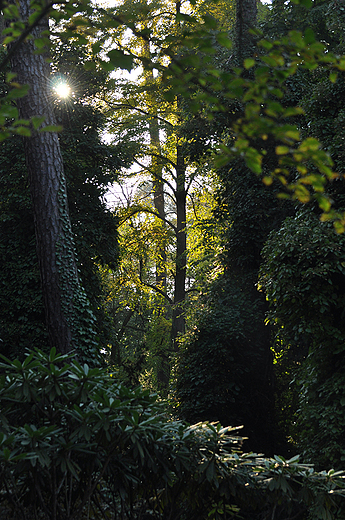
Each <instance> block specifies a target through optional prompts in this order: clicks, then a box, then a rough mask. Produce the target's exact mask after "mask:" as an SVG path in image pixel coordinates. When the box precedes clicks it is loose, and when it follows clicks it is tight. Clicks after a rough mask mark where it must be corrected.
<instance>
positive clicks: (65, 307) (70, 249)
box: [11, 0, 91, 353]
mask: <svg viewBox="0 0 345 520" xmlns="http://www.w3.org/2000/svg"><path fill="white" fill-rule="evenodd" d="M19 9H20V14H21V17H22V19H23V20H24V21H27V20H28V18H29V14H30V1H29V0H19ZM48 29H49V27H48V20H47V19H44V20H42V21H41V22H40V24H39V26H37V27H36V28H35V29H34V31H33V37H34V38H39V37H40V36H41V35H42V32H43V31H48ZM11 65H12V71H13V72H15V73H16V74H17V81H18V82H19V83H21V84H28V85H29V87H30V89H29V93H28V95H27V96H25V97H24V98H21V99H19V100H18V107H19V113H20V117H21V118H23V119H30V118H31V117H33V116H44V117H45V123H44V125H46V124H48V125H51V124H53V125H54V124H55V118H54V113H53V107H52V99H51V95H50V96H49V77H50V69H49V62H48V61H47V56H46V55H44V54H36V53H35V45H34V39H30V40H27V41H25V42H24V43H23V44H22V45H21V47H20V48H19V51H18V52H17V53H16V54H15V55H14V56H13V57H12V60H11ZM24 149H25V158H26V164H27V169H28V176H29V184H30V192H31V199H32V204H33V212H34V220H35V234H36V248H37V255H38V260H39V268H40V275H41V284H42V292H43V301H44V307H45V315H46V322H47V327H48V334H49V342H50V346H51V347H56V349H57V351H58V352H61V353H66V352H69V351H70V350H71V349H72V348H74V347H76V346H78V344H77V343H78V341H77V335H76V334H74V333H73V330H74V329H75V328H78V324H79V323H80V316H79V314H80V313H82V312H83V310H85V296H84V294H83V293H82V290H81V287H80V284H79V280H78V272H77V266H76V260H75V254H74V244H73V236H72V230H71V224H70V219H69V212H68V205H67V193H66V182H65V177H64V171H63V162H62V156H61V152H60V145H59V139H58V135H57V133H55V132H39V131H36V130H34V129H33V130H32V135H31V137H26V138H24ZM83 298H84V301H82V300H83ZM78 299H79V301H78ZM78 304H79V306H78ZM77 307H78V308H77ZM81 307H82V309H81ZM90 339H91V338H90Z"/></svg>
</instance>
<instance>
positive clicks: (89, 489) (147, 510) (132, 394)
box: [0, 349, 343, 520]
mask: <svg viewBox="0 0 345 520" xmlns="http://www.w3.org/2000/svg"><path fill="white" fill-rule="evenodd" d="M0 371H1V376H0V410H1V412H0V517H1V518H11V519H14V520H16V519H19V518H21V519H25V520H30V519H31V518H35V519H45V520H46V519H52V520H72V519H73V520H78V519H88V518H94V519H100V518H111V519H120V518H121V519H123V518H128V519H129V520H139V519H143V520H144V519H148V518H156V519H162V520H163V519H164V520H168V519H171V520H187V519H188V520H193V519H194V520H202V519H205V520H206V519H228V518H234V517H235V516H237V515H241V518H248V519H249V518H250V519H255V518H263V517H262V514H263V512H264V514H265V515H269V516H270V518H272V519H273V518H275V517H276V518H285V517H286V516H288V515H287V513H288V512H289V511H293V510H296V507H297V510H299V511H302V512H305V513H307V512H308V510H309V509H310V507H314V508H315V512H314V513H313V517H314V518H325V519H326V518H329V519H330V518H332V516H331V511H332V510H334V511H337V510H339V507H338V502H337V501H338V500H339V499H341V497H342V496H343V495H342V477H341V475H333V473H332V472H329V473H328V474H326V473H324V474H321V473H316V472H313V469H312V468H311V467H308V466H303V465H301V464H299V462H298V460H297V458H295V459H292V460H290V461H285V460H284V459H283V458H281V457H275V458H274V459H262V458H258V457H256V456H255V455H253V454H247V455H241V454H240V453H237V452H236V451H234V448H235V447H236V446H237V447H238V443H239V441H240V439H239V438H238V437H234V436H233V435H232V431H231V428H221V426H220V425H215V424H207V423H199V424H197V425H194V426H188V425H185V424H183V423H182V422H179V421H171V420H170V419H169V418H168V417H167V416H166V415H165V413H164V408H163V405H162V403H159V402H157V401H156V399H155V397H154V396H152V395H150V394H149V393H148V392H147V391H143V390H142V389H141V388H138V389H136V390H128V389H127V388H125V387H124V386H122V385H120V384H118V383H117V382H116V381H115V380H114V378H112V377H111V375H110V374H106V373H104V372H102V370H101V369H99V368H95V369H91V368H89V367H88V366H87V365H84V366H81V365H80V364H78V362H76V361H73V362H71V360H70V359H68V357H66V356H61V355H58V354H56V352H55V351H54V349H53V350H52V351H51V352H50V354H49V356H47V355H45V354H43V353H42V352H40V351H37V352H31V353H29V355H28V356H27V357H26V359H25V361H24V362H23V363H20V362H19V361H18V360H15V361H13V362H10V361H8V360H5V361H4V362H3V363H1V364H0ZM275 515H276V516H275ZM339 518H340V517H339Z"/></svg>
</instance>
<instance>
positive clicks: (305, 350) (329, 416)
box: [260, 210, 345, 467]
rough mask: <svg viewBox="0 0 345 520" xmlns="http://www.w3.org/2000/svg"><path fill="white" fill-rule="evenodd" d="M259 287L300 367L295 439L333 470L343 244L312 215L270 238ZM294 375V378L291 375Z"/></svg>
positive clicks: (340, 452)
mask: <svg viewBox="0 0 345 520" xmlns="http://www.w3.org/2000/svg"><path fill="white" fill-rule="evenodd" d="M263 255H264V258H265V264H264V265H263V266H262V268H261V276H260V284H261V286H262V288H263V289H264V290H265V291H266V294H267V298H268V300H269V302H270V305H271V310H270V313H269V316H268V318H269V320H270V321H271V323H272V324H274V325H275V326H276V327H277V328H278V334H279V337H280V339H281V341H282V343H283V345H284V348H286V347H288V346H289V347H288V348H289V349H290V352H291V354H290V357H291V358H292V362H293V363H294V364H295V366H296V363H297V366H298V365H301V363H302V368H301V369H299V370H298V372H297V377H298V380H299V381H300V387H301V388H300V392H301V394H300V399H299V415H300V418H299V420H298V423H297V431H298V435H297V439H299V440H300V446H301V447H302V448H303V449H304V450H305V453H306V454H307V455H308V458H309V460H311V458H313V460H314V461H318V462H319V463H320V464H323V463H324V462H325V461H326V460H327V461H331V463H332V464H334V465H335V466H337V467H339V466H341V464H342V461H343V460H344V444H343V440H342V433H341V432H342V428H343V426H342V413H341V409H342V405H341V402H340V401H341V396H342V392H343V390H342V389H343V384H344V383H343V378H342V375H341V374H342V373H343V350H344V346H343V345H344V341H345V329H344V323H343V313H344V307H345V299H344V298H345V277H344V275H345V271H344V257H345V256H344V255H345V242H344V237H343V235H337V234H336V233H335V231H334V230H333V229H332V227H331V226H330V224H329V223H320V221H319V220H318V218H317V216H316V215H315V214H313V213H312V212H311V211H310V210H304V211H299V213H298V214H297V215H296V217H295V218H294V219H292V218H289V219H287V220H286V221H285V222H284V223H283V225H282V227H281V229H280V230H279V231H277V232H274V233H272V235H271V236H270V238H269V240H268V242H267V244H266V246H265V247H264V249H263ZM295 377H296V376H295Z"/></svg>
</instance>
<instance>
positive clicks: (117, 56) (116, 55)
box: [107, 49, 133, 71]
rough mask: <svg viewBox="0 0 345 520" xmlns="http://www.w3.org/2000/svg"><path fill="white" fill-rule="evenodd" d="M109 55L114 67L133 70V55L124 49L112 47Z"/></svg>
mask: <svg viewBox="0 0 345 520" xmlns="http://www.w3.org/2000/svg"><path fill="white" fill-rule="evenodd" d="M107 56H108V58H109V60H110V63H111V66H112V67H113V68H117V67H118V68H120V69H126V70H128V71H131V70H132V68H133V57H132V56H131V55H129V54H125V53H124V52H122V51H118V50H117V49H112V50H111V51H109V52H108V53H107Z"/></svg>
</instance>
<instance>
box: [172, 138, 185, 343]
mask: <svg viewBox="0 0 345 520" xmlns="http://www.w3.org/2000/svg"><path fill="white" fill-rule="evenodd" d="M185 185H186V166H185V162H184V157H183V153H182V149H181V146H180V145H179V144H177V165H176V192H175V199H176V215H177V222H176V228H177V234H176V272H175V291H174V306H173V314H172V333H171V335H172V341H173V346H174V350H175V351H177V350H178V336H179V335H180V334H184V332H185V314H184V313H185V309H184V302H185V299H186V267H187V232H186V198H187V193H186V186H185Z"/></svg>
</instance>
